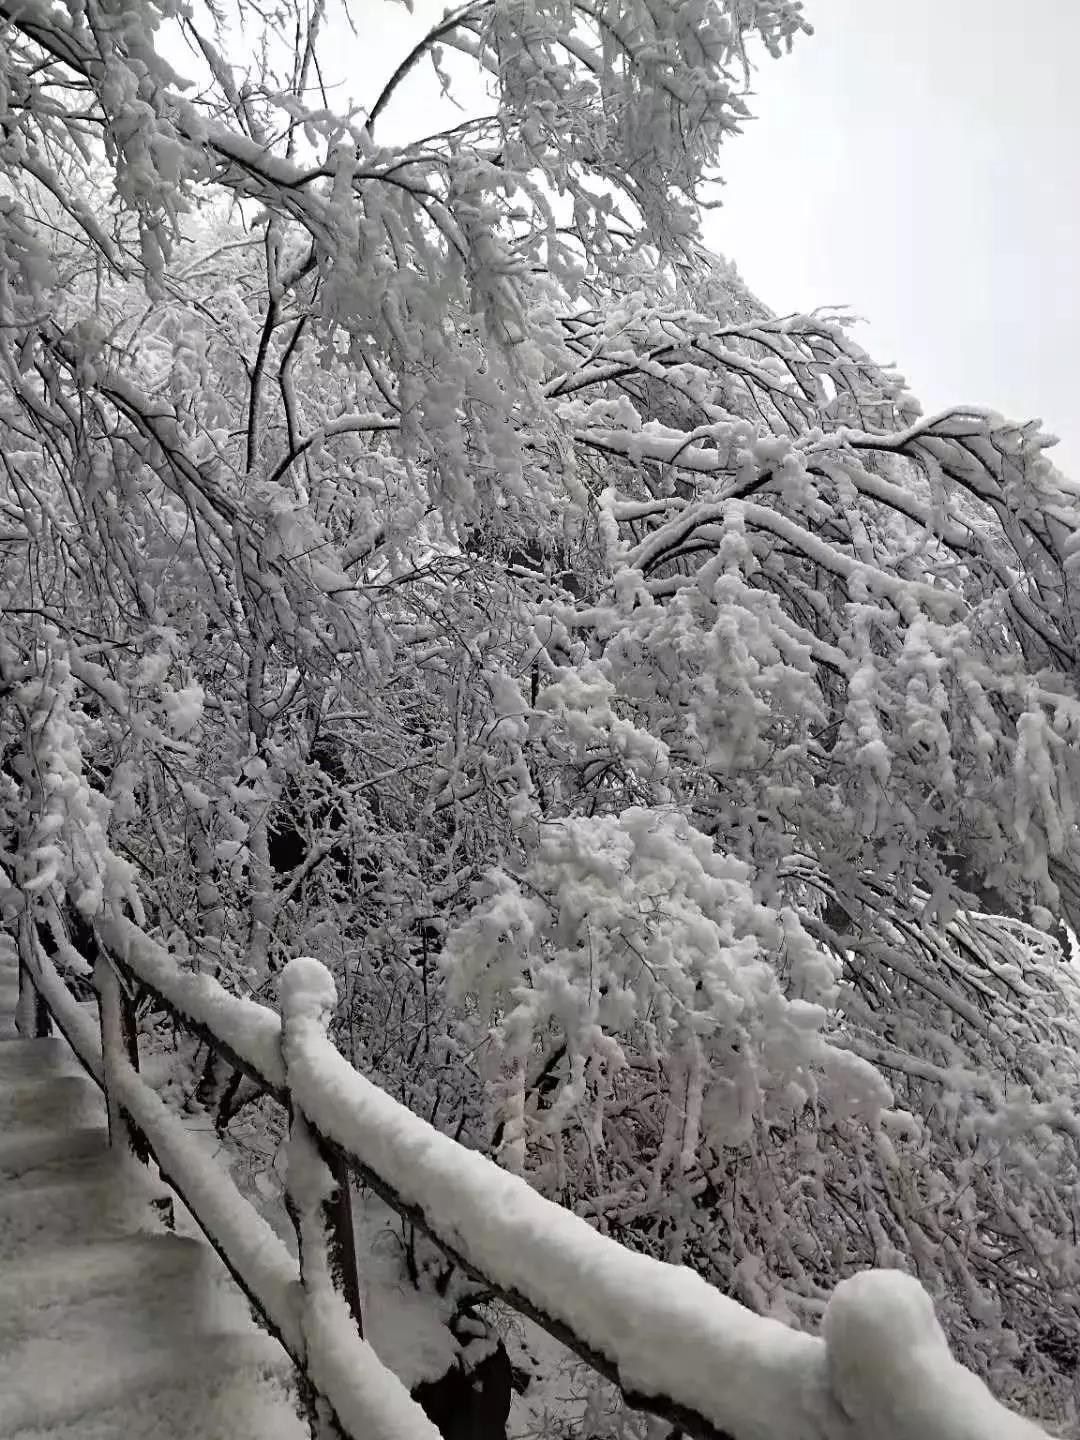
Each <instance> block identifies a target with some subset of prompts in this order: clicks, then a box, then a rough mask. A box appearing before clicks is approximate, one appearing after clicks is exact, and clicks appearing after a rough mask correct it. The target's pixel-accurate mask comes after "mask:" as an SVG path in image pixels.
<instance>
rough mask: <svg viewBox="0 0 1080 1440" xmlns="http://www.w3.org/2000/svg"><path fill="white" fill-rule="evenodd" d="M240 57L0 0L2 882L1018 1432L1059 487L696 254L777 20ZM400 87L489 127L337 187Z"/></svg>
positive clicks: (1067, 508) (1061, 1023)
mask: <svg viewBox="0 0 1080 1440" xmlns="http://www.w3.org/2000/svg"><path fill="white" fill-rule="evenodd" d="M283 15H284V12H283V11H282V12H277V11H275V12H274V13H273V14H271V15H267V16H262V15H260V13H259V12H258V10H257V9H256V8H254V7H252V6H250V5H248V4H247V3H246V0H245V3H244V4H243V5H242V6H241V8H240V11H239V12H238V13H237V15H235V16H231V17H230V16H228V15H226V14H225V13H224V12H223V11H222V10H221V9H220V8H217V7H214V8H213V9H211V8H210V7H207V10H206V11H205V12H203V11H202V10H201V9H199V8H198V7H194V6H192V7H187V6H183V7H181V6H176V7H174V6H171V5H170V6H165V5H161V6H155V5H152V4H147V3H143V0H140V3H138V4H131V5H128V6H125V5H124V4H122V3H120V0H116V3H114V0H84V3H80V4H78V5H71V6H61V5H55V4H51V3H48V0H19V3H18V4H17V5H16V4H9V3H6V0H0V18H2V19H3V22H4V31H3V40H4V46H3V51H2V55H0V109H2V112H3V142H2V147H0V164H2V165H3V167H4V180H3V182H2V184H0V190H2V194H0V364H2V371H0V467H2V468H0V560H2V564H0V608H2V611H3V616H2V620H0V686H2V687H3V690H2V704H3V708H2V710H0V746H2V773H0V817H2V825H3V834H2V837H0V847H2V850H3V853H2V854H0V865H2V866H3V875H4V877H5V878H6V881H10V882H12V884H13V885H14V884H15V883H16V882H17V884H18V885H19V886H21V887H22V891H23V893H24V894H29V895H30V896H31V897H32V901H33V904H34V905H35V906H37V907H40V910H41V913H42V916H43V918H45V919H46V920H47V921H48V922H49V923H50V924H52V926H53V927H54V929H56V930H57V932H60V931H61V930H65V929H66V930H67V932H68V933H75V932H78V931H79V929H80V927H82V926H85V925H86V923H87V922H88V921H89V920H92V918H93V917H94V916H95V915H97V914H101V913H102V911H103V910H108V909H112V910H113V911H114V912H115V911H119V910H124V911H125V913H127V912H130V913H134V914H135V915H136V916H137V917H138V918H139V919H140V920H141V922H142V923H145V924H146V925H147V926H148V927H149V928H150V929H152V930H154V931H156V933H157V934H158V935H159V938H162V939H164V940H166V941H168V943H169V944H170V945H171V946H172V947H173V948H174V949H175V950H176V951H177V952H178V953H180V954H181V955H183V956H184V957H186V958H187V959H189V960H190V961H191V962H192V963H193V964H196V965H198V966H200V967H210V968H213V969H214V970H215V971H216V972H217V973H219V974H220V975H221V976H222V977H223V978H224V979H225V981H226V982H227V983H228V984H229V985H230V986H232V987H234V988H236V989H238V990H240V991H243V992H252V991H254V992H260V991H262V992H270V991H272V990H273V989H274V987H275V985H276V979H275V977H276V975H277V974H278V972H279V971H280V969H281V966H282V965H283V963H284V962H285V960H287V959H288V958H289V957H291V956H293V955H295V954H297V953H304V954H310V955H316V956H318V957H319V958H321V959H323V960H324V961H325V962H326V963H327V964H329V965H330V966H331V967H332V968H333V969H334V971H335V972H336V973H337V975H338V976H339V978H340V980H341V987H340V988H341V991H342V993H343V995H344V997H345V999H344V1003H343V1005H342V1007H341V1009H340V1011H339V1013H338V1015H337V1017H336V1020H335V1024H336V1027H337V1029H336V1035H337V1039H338V1041H339V1043H340V1044H341V1046H342V1048H343V1049H344V1050H345V1052H346V1053H347V1054H348V1055H349V1056H350V1058H351V1059H353V1060H354V1061H355V1063H356V1064H357V1065H358V1066H360V1067H362V1068H363V1069H364V1070H366V1071H367V1072H369V1073H371V1074H373V1075H374V1076H376V1077H377V1078H379V1079H380V1080H381V1081H382V1082H383V1083H384V1084H386V1085H387V1086H388V1087H389V1088H390V1089H391V1090H392V1091H393V1092H394V1093H395V1094H396V1095H399V1096H400V1097H402V1098H404V1099H405V1100H407V1102H408V1103H409V1104H411V1105H412V1106H414V1108H416V1109H417V1110H418V1111H419V1112H420V1113H422V1114H423V1115H424V1116H425V1117H426V1118H429V1119H433V1120H434V1121H435V1123H437V1124H438V1125H440V1126H441V1127H442V1128H443V1129H445V1130H447V1131H448V1132H450V1133H452V1134H456V1135H459V1136H462V1137H463V1138H465V1139H467V1140H468V1141H469V1142H470V1143H472V1144H474V1145H477V1146H488V1147H490V1148H491V1149H492V1150H493V1151H494V1152H495V1153H497V1154H498V1155H499V1156H500V1158H501V1159H502V1160H503V1161H504V1163H506V1164H508V1165H512V1166H515V1167H517V1168H519V1169H521V1170H522V1172H523V1173H525V1174H526V1175H527V1176H529V1178H530V1179H532V1180H533V1181H534V1183H535V1184H536V1185H537V1186H539V1187H540V1188H542V1189H544V1190H545V1191H546V1192H548V1193H550V1194H552V1195H554V1196H556V1197H558V1198H559V1199H561V1200H562V1201H563V1202H564V1203H565V1204H567V1205H569V1206H571V1207H574V1208H576V1209H578V1210H580V1212H581V1213H583V1214H585V1215H587V1216H589V1217H590V1218H591V1219H592V1220H593V1221H594V1222H595V1223H596V1224H597V1225H598V1226H600V1227H602V1228H603V1229H605V1230H607V1231H608V1232H609V1233H612V1234H615V1235H617V1236H618V1237H619V1238H621V1239H624V1240H626V1241H627V1242H628V1243H631V1244H633V1245H635V1246H637V1247H639V1248H642V1249H646V1250H648V1251H649V1252H650V1253H653V1254H657V1255H662V1256H664V1257H665V1258H680V1259H683V1260H685V1261H687V1262H688V1263H691V1264H693V1265H694V1266H696V1267H697V1268H698V1269H699V1270H700V1271H701V1273H702V1274H704V1275H706V1276H707V1277H708V1278H709V1279H710V1280H713V1281H715V1282H716V1283H717V1284H719V1285H721V1286H722V1287H724V1288H725V1289H726V1290H728V1291H730V1292H731V1293H733V1294H736V1295H738V1296H739V1297H740V1298H742V1299H744V1300H747V1301H749V1302H750V1303H752V1304H754V1305H755V1306H756V1307H758V1308H761V1309H763V1310H767V1311H770V1312H773V1313H777V1314H781V1315H783V1316H785V1317H788V1318H794V1319H796V1320H798V1321H799V1322H800V1323H811V1324H812V1323H813V1322H814V1320H815V1318H816V1317H817V1316H818V1315H819V1314H820V1312H821V1309H822V1306H823V1304H824V1301H825V1299H826V1297H827V1296H828V1295H829V1294H830V1293H831V1291H832V1288H833V1286H834V1285H835V1284H836V1282H837V1281H839V1280H840V1279H842V1278H843V1277H845V1276H847V1275H849V1274H851V1273H852V1272H853V1271H856V1270H858V1269H859V1268H860V1267H863V1266H865V1265H867V1264H870V1263H875V1264H878V1265H883V1264H884V1265H889V1264H894V1265H899V1266H902V1267H905V1268H908V1269H910V1270H912V1271H914V1272H915V1273H917V1274H918V1275H919V1277H920V1278H921V1279H922V1280H923V1281H924V1283H925V1284H926V1285H927V1286H928V1288H930V1290H931V1291H932V1292H933V1293H934V1295H935V1298H936V1299H937V1300H938V1302H939V1308H940V1313H941V1315H942V1317H943V1319H944V1320H945V1322H946V1324H947V1326H948V1328H949V1331H950V1335H951V1337H952V1339H953V1341H954V1343H955V1344H956V1346H957V1347H958V1353H959V1354H960V1355H961V1357H962V1358H963V1359H964V1360H965V1361H967V1362H969V1363H971V1364H972V1365H973V1366H975V1367H976V1368H977V1369H979V1370H981V1371H982V1372H983V1373H985V1374H987V1375H988V1376H989V1377H990V1379H991V1380H992V1382H993V1383H994V1384H995V1385H996V1386H997V1387H998V1388H999V1390H1000V1391H1001V1392H1002V1393H1005V1394H1007V1395H1009V1396H1011V1397H1013V1398H1014V1399H1016V1400H1018V1401H1019V1402H1020V1403H1024V1404H1027V1405H1029V1406H1030V1407H1031V1408H1033V1409H1042V1410H1043V1411H1045V1413H1046V1414H1048V1415H1050V1416H1059V1417H1060V1416H1068V1415H1070V1414H1071V1413H1072V1406H1073V1392H1074V1383H1075V1375H1076V1374H1077V1366H1078V1364H1080V1348H1078V1347H1080V1317H1078V1314H1077V1311H1076V1306H1075V1303H1074V1301H1073V1299H1072V1298H1071V1297H1072V1296H1073V1295H1074V1293H1075V1290H1076V1281H1077V1278H1078V1273H1077V1272H1078V1269H1080V1262H1078V1251H1077V1247H1076V1243H1075V1239H1074V1236H1075V1230H1076V1218H1077V1217H1076V1202H1075V1198H1074V1197H1075V1194H1076V1171H1077V1162H1078V1154H1080V1152H1078V1143H1080V1133H1078V1130H1077V1121H1076V1118H1075V1117H1076V1114H1077V1108H1078V1107H1077V1100H1078V1098H1080V1097H1078V1090H1080V1086H1078V1081H1080V1076H1078V1074H1077V1061H1076V1058H1075V1057H1076V1055H1077V1043H1076V1040H1077V1036H1076V1028H1077V1009H1076V1002H1077V996H1076V986H1075V980H1074V972H1073V970H1072V969H1071V967H1070V966H1069V965H1068V964H1066V963H1064V960H1063V957H1062V954H1061V952H1060V950H1059V949H1058V948H1057V944H1056V940H1055V938H1054V937H1055V936H1059V935H1061V934H1062V933H1063V932H1062V931H1061V929H1060V926H1061V923H1062V922H1064V921H1068V920H1071V921H1072V922H1073V923H1074V924H1075V922H1076V921H1077V919H1080V884H1078V874H1080V871H1078V860H1080V832H1078V829H1077V819H1076V804H1077V793H1076V791H1077V783H1078V778H1080V777H1078V761H1077V758H1076V757H1077V754H1078V753H1080V750H1078V745H1077V740H1078V738H1080V692H1078V687H1077V647H1078V633H1077V629H1078V627H1077V621H1078V615H1080V607H1078V602H1077V592H1076V585H1077V580H1076V568H1077V565H1078V563H1080V542H1078V540H1077V534H1078V526H1077V521H1078V516H1080V506H1078V495H1077V487H1076V486H1075V485H1073V484H1071V483H1070V482H1069V481H1068V480H1066V479H1065V478H1064V477H1063V476H1062V475H1060V474H1059V473H1058V472H1057V471H1056V470H1055V469H1054V468H1053V466H1052V465H1051V464H1050V462H1049V460H1048V459H1047V457H1046V454H1045V440H1044V439H1043V438H1042V437H1041V436H1040V434H1039V432H1038V429H1037V427H1036V426H1032V425H1017V424H1013V423H1010V422H1008V421H1006V420H1004V419H1003V418H1001V417H999V416H995V415H992V414H989V413H986V412H984V411H980V410H977V409H975V408H970V407H965V408H958V409H954V410H950V411H947V412H945V413H943V414H940V415H937V416H932V417H925V416H923V415H922V414H921V412H920V410H919V407H918V405H917V403H916V402H915V400H914V399H913V398H912V397H911V396H910V395H908V394H907V393H906V391H905V389H904V386H903V383H902V381H901V380H900V378H899V377H897V376H896V375H893V374H891V373H888V372H884V371H882V370H880V369H878V368H877V367H875V366H874V365H873V364H872V362H871V361H870V360H869V358H868V357H867V356H866V355H865V354H863V353H862V351H861V350H860V349H859V348H858V346H857V345H855V344H854V343H853V341H852V340H851V338H850V336H849V334H848V332H847V329H846V327H845V325H844V323H843V321H842V317H837V316H831V315H826V314H823V313H815V314H811V315H800V316H791V317H787V318H777V317H776V316H774V315H772V314H770V313H769V312H768V311H767V310H766V309H765V308H764V307H763V306H762V305H760V304H759V303H758V302H757V301H756V300H755V299H754V298H753V297H752V296H750V295H748V294H747V292H746V291H745V289H744V287H743V286H742V284H741V282H740V281H739V279H738V277H737V275H736V274H735V272H734V271H733V270H731V269H730V267H728V266H727V265H725V264H724V263H722V262H720V261H718V260H716V259H715V258H714V257H712V256H710V255H708V254H707V253H706V252H705V251H704V249H703V248H702V246H701V243H700V240H699V238H698V230H697V204H698V201H699V199H700V198H702V193H701V192H702V186H703V185H706V184H707V182H708V180H709V178H710V176H711V175H713V174H714V173H715V167H716V165H717V162H718V160H719V159H720V158H722V157H721V155H720V146H721V142H725V141H726V140H727V139H728V138H729V137H730V136H732V135H733V134H735V133H736V132H737V129H738V126H739V123H740V121H741V120H742V119H743V118H744V116H745V104H744V100H743V99H742V98H741V97H742V93H743V91H744V90H745V69H744V66H745V64H746V51H747V46H748V45H755V44H759V42H762V41H763V42H764V44H765V46H766V47H768V49H769V50H771V51H773V52H776V53H779V52H780V51H781V50H783V48H784V47H785V46H786V45H787V44H788V43H789V42H790V41H791V40H792V39H793V38H795V37H796V36H797V34H798V32H799V31H800V30H801V29H803V28H805V27H804V25H803V22H802V18H801V13H800V9H799V6H798V5H797V4H796V3H794V0H695V3H691V4H682V3H675V0H650V3H648V4H645V3H640V4H639V3H633V4H618V5H616V4H609V3H606V0H595V3H594V0H575V3H573V4H565V3H563V0H551V3H549V0H476V3H474V4H466V5H464V6H462V7H461V8H459V9H458V10H456V11H454V12H453V13H451V14H450V15H449V16H448V17H447V18H446V19H444V20H442V21H440V22H439V23H438V24H436V25H435V26H434V28H433V29H432V30H431V31H430V33H428V34H427V35H426V37H422V38H420V39H419V41H418V44H417V47H416V49H415V51H414V52H413V53H412V55H411V56H410V57H408V58H407V59H406V60H405V61H404V62H403V64H402V66H401V67H400V68H399V70H398V71H397V72H396V73H395V74H394V76H393V78H392V79H391V80H390V81H389V82H388V84H387V85H386V87H385V88H384V90H383V93H382V94H381V95H380V96H377V97H372V101H371V104H370V106H369V108H368V110H367V111H366V112H361V113H357V114H354V115H350V116H337V115H335V114H334V113H333V111H332V108H331V106H330V104H329V102H327V103H325V104H324V103H323V100H324V98H325V97H323V96H321V95H320V94H319V85H320V84H321V80H320V75H321V70H320V67H319V63H318V51H319V37H320V33H323V34H325V33H326V25H327V23H328V17H327V14H326V13H325V10H324V8H323V7H322V6H321V5H320V6H316V7H315V8H314V9H313V10H312V11H311V13H310V14H308V13H307V12H306V11H305V10H303V8H301V9H300V10H299V11H298V12H297V14H295V15H292V14H291V12H290V18H288V19H283V18H282V17H283ZM341 23H342V24H344V21H342V22H341ZM253 33H254V34H255V35H256V36H258V37H261V39H259V40H258V43H256V44H255V45H254V46H253V45H252V35H253ZM241 35H243V36H244V37H246V38H245V39H244V40H243V42H242V43H243V47H244V49H243V54H242V55H241V54H240V53H239V51H238V47H239V46H240V44H241V41H240V40H239V39H238V37H239V36H241ZM181 41H186V42H187V43H188V46H189V52H190V53H189V58H190V61H191V65H192V67H193V68H194V69H196V70H197V71H198V74H197V77H196V80H197V83H192V84H188V83H186V82H185V81H184V80H182V79H181V78H180V77H179V76H178V75H177V74H176V73H175V71H174V69H173V66H172V65H170V64H169V63H167V61H166V60H165V59H164V58H162V57H163V56H164V55H166V54H168V55H175V54H176V53H178V52H179V51H180V43H179V42H181ZM294 41H295V43H294ZM800 43H801V42H800ZM181 53H188V52H181ZM253 56H254V57H255V58H252V57H253ZM429 62H430V63H432V64H433V65H434V67H435V70H436V73H437V74H438V75H439V77H440V78H441V80H442V81H443V82H444V83H445V84H446V85H447V86H449V87H450V88H451V89H452V88H453V86H454V85H455V84H456V83H457V81H458V80H459V79H460V78H461V76H462V75H463V74H464V73H465V71H466V70H468V69H473V70H475V69H476V68H477V67H479V70H480V72H481V73H482V74H483V75H484V76H486V80H487V84H488V86H489V88H490V92H491V94H490V98H491V103H490V106H489V107H488V113H486V114H485V115H482V116H479V117H477V118H473V119H470V118H466V119H465V120H460V121H455V122H454V123H453V124H452V126H451V128H448V129H445V130H440V131H438V133H434V134H431V135H425V136H422V137H421V138H420V139H418V140H416V141H415V142H414V143H401V144H394V143H391V142H390V141H389V140H386V141H384V139H383V132H384V129H385V128H386V123H387V122H386V120H385V119H384V117H385V116H388V115H389V114H390V112H391V111H392V109H393V107H394V104H395V101H396V100H397V99H398V98H399V96H400V93H401V89H400V87H401V83H402V80H403V78H404V76H405V75H406V74H408V73H409V72H410V71H411V70H412V69H414V68H415V67H417V66H420V65H424V64H427V63H429ZM316 101H317V103H316ZM9 893H10V894H11V895H14V894H15V890H14V889H13V888H12V889H11V890H10V891H9ZM201 1078H202V1084H201V1087H200V1093H201V1095H202V1097H203V1099H205V1100H208V1101H213V1102H214V1104H215V1105H216V1106H217V1107H218V1111H219V1120H220V1122H221V1123H222V1124H225V1123H227V1122H228V1119H229V1116H230V1114H231V1113H232V1112H233V1111H234V1110H235V1108H236V1107H237V1106H238V1105H241V1104H243V1103H244V1102H245V1101H247V1100H249V1099H250V1098H251V1096H250V1093H249V1089H248V1088H246V1087H245V1086H241V1087H240V1088H239V1089H237V1088H236V1086H234V1085H231V1084H230V1083H229V1081H228V1077H227V1076H225V1075H222V1074H220V1073H217V1072H215V1071H214V1070H213V1069H212V1068H210V1069H208V1070H207V1073H206V1074H205V1075H203V1076H202V1077H201Z"/></svg>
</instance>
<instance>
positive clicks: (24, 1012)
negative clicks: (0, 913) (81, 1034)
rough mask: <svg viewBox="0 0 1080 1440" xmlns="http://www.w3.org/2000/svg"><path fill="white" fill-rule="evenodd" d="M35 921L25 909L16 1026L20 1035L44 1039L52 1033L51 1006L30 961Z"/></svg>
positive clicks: (21, 919)
mask: <svg viewBox="0 0 1080 1440" xmlns="http://www.w3.org/2000/svg"><path fill="white" fill-rule="evenodd" d="M33 935H34V928H33V921H32V920H31V918H30V914H29V911H28V910H26V909H24V910H23V912H22V914H21V915H20V916H19V999H18V1002H17V1004H16V1006H15V1028H16V1030H18V1032H19V1034H20V1035H26V1036H33V1038H34V1039H35V1040H44V1039H46V1038H47V1037H48V1036H49V1035H51V1034H52V1020H51V1019H50V1016H49V1007H48V1005H46V1004H45V1001H44V1000H43V999H42V998H41V996H40V995H39V994H38V990H37V986H36V985H35V984H34V981H33V978H32V972H31V970H30V966H29V963H28V959H27V957H28V954H30V953H32V948H33V943H34V941H33Z"/></svg>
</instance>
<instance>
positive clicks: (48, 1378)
mask: <svg viewBox="0 0 1080 1440" xmlns="http://www.w3.org/2000/svg"><path fill="white" fill-rule="evenodd" d="M17 993H18V970H17V962H16V959H15V956H14V954H13V953H12V951H11V950H10V949H9V948H8V947H7V946H4V945H2V944H0V1436H2V1437H15V1436H17V1437H19V1440H45V1437H48V1440H305V1437H306V1436H307V1434H308V1430H307V1426H306V1424H304V1423H303V1422H302V1421H301V1420H300V1419H299V1417H298V1416H297V1414H296V1411H295V1407H294V1404H293V1401H292V1398H291V1386H292V1370H291V1366H290V1363H289V1361H288V1360H287V1358H286V1357H285V1354H284V1352H283V1351H282V1350H281V1348H280V1347H279V1346H278V1345H277V1343H276V1342H275V1341H273V1340H271V1339H270V1337H269V1336H267V1335H265V1334H263V1333H262V1332H261V1331H260V1330H259V1329H258V1328H257V1327H256V1325H255V1324H254V1322H253V1321H252V1320H251V1318H250V1316H249V1314H248V1311H247V1307H246V1305H245V1303H244V1302H243V1300H242V1298H241V1297H240V1295H239V1293H238V1292H237V1291H236V1290H235V1288H234V1287H233V1286H232V1283H231V1281H229V1280H228V1278H227V1276H226V1275H225V1273H224V1270H223V1267H222V1266H221V1265H220V1264H219V1262H218V1260H217V1257H216V1256H215V1255H214V1254H213V1252H212V1251H211V1250H210V1249H209V1247H208V1246H207V1245H206V1244H204V1243H203V1242H202V1241H201V1240H198V1239H194V1238H190V1237H186V1236H181V1235H176V1234H170V1233H167V1232H165V1231H163V1230H162V1228H161V1225H160V1221H159V1220H158V1218H157V1215H156V1212H155V1210H154V1208H153V1206H152V1203H151V1202H152V1201H153V1199H154V1198H155V1194H156V1193H158V1192H156V1190H155V1187H154V1184H153V1182H151V1181H150V1180H149V1179H148V1177H147V1175H146V1172H145V1171H144V1170H143V1168H142V1167H141V1166H138V1165H137V1164H135V1163H134V1162H133V1161H131V1160H130V1159H128V1158H125V1157H124V1156H123V1155H122V1154H119V1153H118V1152H117V1151H115V1150H114V1151H110V1149H109V1146H108V1129H107V1122H106V1115H105V1107H104V1103H103V1101H102V1098H101V1096H100V1094H99V1093H98V1090H97V1087H96V1086H95V1085H94V1084H93V1083H92V1082H91V1081H90V1080H89V1079H87V1078H86V1077H85V1076H84V1075H83V1073H82V1072H81V1070H80V1069H79V1067H78V1064H77V1062H76V1061H75V1059H74V1056H73V1055H72V1054H71V1051H70V1050H69V1049H68V1047H67V1045H66V1044H65V1042H64V1041H63V1040H60V1039H47V1040H25V1039H19V1038H17V1036H16V1034H15V1030H14V1021H13V1017H14V1009H15V1000H16V997H17Z"/></svg>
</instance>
